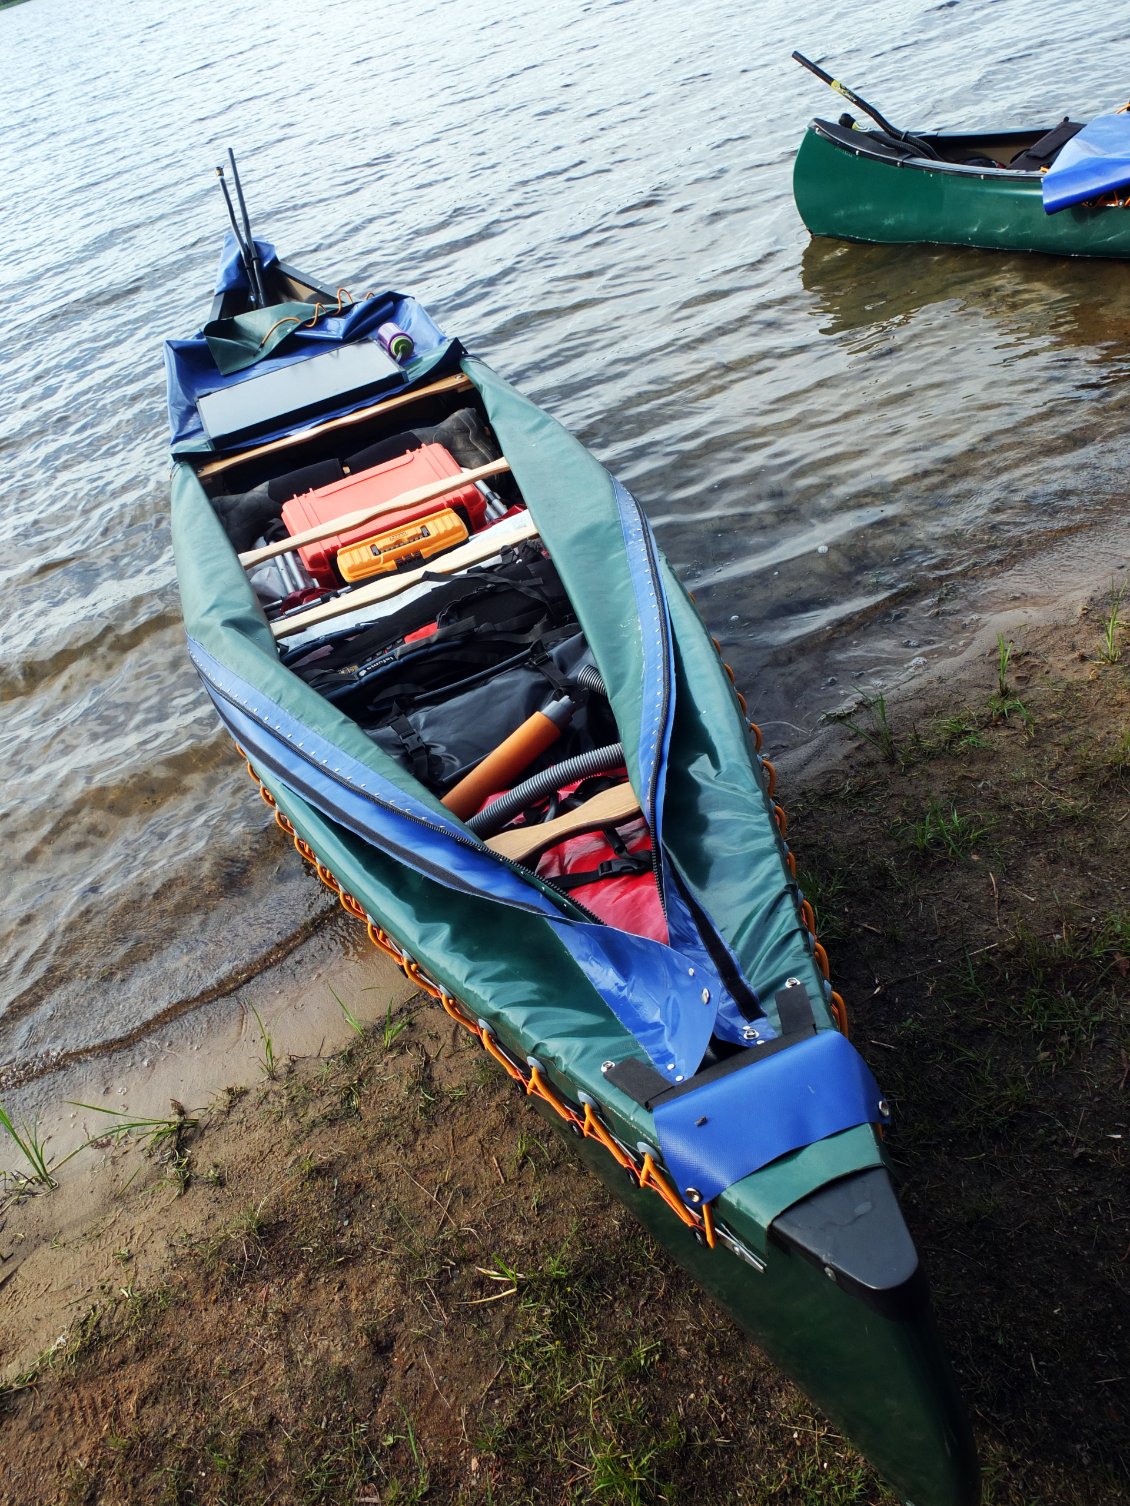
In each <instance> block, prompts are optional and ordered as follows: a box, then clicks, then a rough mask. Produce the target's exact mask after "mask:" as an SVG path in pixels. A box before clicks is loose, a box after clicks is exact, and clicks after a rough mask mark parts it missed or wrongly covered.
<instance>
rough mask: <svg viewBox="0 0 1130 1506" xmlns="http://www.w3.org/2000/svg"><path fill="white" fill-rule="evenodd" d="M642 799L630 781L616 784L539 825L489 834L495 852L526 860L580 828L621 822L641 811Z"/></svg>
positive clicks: (516, 827)
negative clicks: (637, 797)
mask: <svg viewBox="0 0 1130 1506" xmlns="http://www.w3.org/2000/svg"><path fill="white" fill-rule="evenodd" d="M639 809H640V803H639V801H638V800H637V799H636V792H635V790H633V789H632V787H631V785H630V784H628V783H626V782H625V783H624V784H614V785H612V786H611V787H610V788H609V789H607V790H601V792H600V794H599V795H594V796H593V797H592V799H591V800H586V801H585V803H584V804H583V805H578V806H577V808H576V810H572V811H566V812H565V814H564V815H563V816H555V817H554V818H553V820H552V821H542V822H540V823H539V824H537V825H536V826H515V827H514V828H513V829H512V830H511V831H500V832H499V833H498V835H497V836H496V837H488V838H487V846H488V847H489V848H490V850H491V851H492V852H497V853H501V855H502V856H503V857H504V858H510V859H511V861H513V862H515V863H524V862H525V860H526V859H527V858H529V857H532V856H533V855H534V853H535V852H541V851H542V850H543V849H544V848H546V847H552V846H553V845H554V844H555V843H557V842H563V841H564V840H565V838H566V837H573V836H576V835H577V833H578V832H582V831H594V830H595V829H596V828H597V827H599V826H618V825H619V824H620V822H621V821H626V820H628V818H629V817H630V816H635V815H638V814H639Z"/></svg>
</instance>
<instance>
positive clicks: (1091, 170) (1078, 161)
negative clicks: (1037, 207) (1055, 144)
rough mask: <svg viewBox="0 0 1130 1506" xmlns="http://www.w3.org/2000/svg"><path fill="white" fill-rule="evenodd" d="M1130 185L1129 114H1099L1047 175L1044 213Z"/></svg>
mask: <svg viewBox="0 0 1130 1506" xmlns="http://www.w3.org/2000/svg"><path fill="white" fill-rule="evenodd" d="M1127 184H1130V115H1126V114H1123V115H1099V116H1097V117H1096V118H1095V119H1094V120H1092V121H1091V122H1090V124H1089V125H1085V126H1084V127H1083V129H1082V130H1081V131H1079V132H1078V133H1077V134H1076V135H1074V136H1073V137H1072V138H1071V140H1070V141H1069V142H1067V144H1066V145H1065V146H1064V147H1063V149H1062V151H1061V152H1060V154H1059V156H1058V157H1057V158H1056V159H1055V161H1054V162H1053V163H1052V165H1051V167H1050V168H1049V169H1048V170H1047V172H1046V173H1045V174H1044V179H1043V185H1042V189H1043V197H1044V212H1045V213H1046V214H1055V213H1056V212H1057V210H1060V209H1068V208H1070V206H1071V205H1072V204H1082V203H1083V202H1084V201H1085V200H1087V199H1095V198H1098V197H1099V196H1100V195H1102V194H1104V193H1110V192H1111V191H1112V190H1113V189H1117V188H1125V187H1126V186H1127Z"/></svg>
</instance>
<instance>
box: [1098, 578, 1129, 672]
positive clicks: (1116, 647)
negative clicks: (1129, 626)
mask: <svg viewBox="0 0 1130 1506" xmlns="http://www.w3.org/2000/svg"><path fill="white" fill-rule="evenodd" d="M1125 598H1126V587H1125V586H1120V587H1118V588H1116V587H1115V585H1114V582H1113V581H1111V585H1110V596H1109V598H1108V605H1107V609H1106V611H1105V613H1104V614H1103V616H1102V619H1101V621H1100V624H1099V630H1100V631H1099V658H1100V659H1101V660H1102V662H1103V663H1104V664H1117V663H1118V661H1119V660H1120V659H1121V658H1122V632H1123V630H1124V629H1125V627H1126V623H1125V622H1124V620H1123V618H1122V603H1123V601H1124V600H1125Z"/></svg>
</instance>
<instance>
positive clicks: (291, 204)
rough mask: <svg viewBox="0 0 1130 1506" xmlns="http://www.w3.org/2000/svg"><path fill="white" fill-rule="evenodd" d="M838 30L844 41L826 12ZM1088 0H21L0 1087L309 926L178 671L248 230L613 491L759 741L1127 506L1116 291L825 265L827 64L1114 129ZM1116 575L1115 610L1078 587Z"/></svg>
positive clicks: (771, 740)
mask: <svg viewBox="0 0 1130 1506" xmlns="http://www.w3.org/2000/svg"><path fill="white" fill-rule="evenodd" d="M833 10H835V12H836V14H834V15H833V14H831V12H832V11H833ZM1128 30H1130V27H1128V26H1127V25H1126V24H1125V23H1121V22H1118V21H1117V20H1115V19H1114V18H1113V13H1112V14H1111V15H1108V16H1107V17H1105V18H1104V19H1103V21H1102V22H1101V23H1100V25H1099V27H1098V29H1097V30H1096V26H1095V13H1094V9H1093V7H1092V6H1090V5H1086V4H1084V3H1083V0H1061V3H1057V4H1054V5H1053V4H1051V3H1050V0H1037V3H1035V4H1030V5H1026V6H1020V5H1018V4H1010V5H1005V4H997V5H985V4H973V3H967V0H945V3H942V4H927V3H920V0H892V3H890V4H888V5H885V6H883V7H871V8H862V9H861V8H859V7H854V6H853V7H849V6H842V7H837V8H833V7H829V6H827V5H822V4H818V3H816V0H791V3H790V4H788V5H787V6H786V5H785V4H783V3H781V0H766V3H763V4H761V5H758V6H750V5H749V4H747V3H739V0H702V3H699V4H696V5H694V6H687V5H682V4H676V3H673V0H648V3H645V0H620V3H595V0H589V3H577V4H573V3H570V0H554V3H549V0H531V3H530V4H527V5H525V6H521V7H514V6H511V5H507V4H503V3H501V0H476V4H475V5H473V6H469V5H467V4H464V3H456V0H426V3H425V0H403V3H398V4H396V5H392V4H388V3H384V4H382V3H380V0H377V3H372V0H366V3H362V0H324V3H323V4H321V5H319V6H316V7H310V6H307V5H302V6H299V5H297V4H294V3H287V0H283V3H280V4H276V5H273V6H271V7H269V8H268V7H266V6H261V5H256V4H254V3H252V4H248V5H245V6H237V7H233V6H230V5H224V6H220V5H217V4H215V3H214V0H201V3H197V4H195V5H193V6H191V7H187V8H186V7H179V8H178V7H170V6H169V5H167V4H164V3H159V0H130V3H129V4H128V5H127V4H126V3H125V0H68V3H63V0H27V3H24V4H20V5H17V6H14V7H12V8H9V9H3V10H0V53H2V55H3V58H4V60H5V64H6V67H5V74H6V77H7V80H8V87H7V88H6V89H5V90H4V91H3V94H2V96H0V166H2V168H3V182H4V185H5V199H6V202H5V207H4V214H3V232H4V233H3V256H2V259H0V287H2V291H3V307H4V311H5V317H4V330H5V352H4V359H3V363H2V365H0V400H2V405H3V415H4V423H3V431H2V438H0V521H2V525H3V526H2V529H0V581H2V584H3V623H4V631H3V635H2V638H0V708H2V713H3V719H2V724H0V767H2V768H3V771H4V791H3V832H4V853H5V856H6V859H7V866H8V869H9V878H8V880H7V882H6V885H5V896H4V902H3V907H2V920H0V1088H2V1087H3V1085H4V1084H5V1083H9V1084H10V1083H11V1082H12V1081H13V1080H18V1079H19V1078H21V1077H22V1078H27V1077H29V1076H34V1075H41V1074H43V1073H45V1072H49V1071H50V1070H51V1068H52V1067H53V1066H55V1065H58V1064H59V1063H61V1062H62V1061H64V1060H66V1059H67V1058H69V1057H74V1056H75V1055H76V1054H77V1055H80V1056H81V1054H83V1053H96V1052H98V1051H102V1050H106V1049H109V1048H110V1047H111V1046H112V1045H113V1044H114V1043H117V1042H122V1041H125V1040H128V1039H132V1038H136V1037H137V1036H138V1035H140V1034H141V1033H142V1032H144V1031H145V1030H146V1028H147V1027H149V1026H150V1025H151V1024H152V1022H154V1021H156V1020H162V1019H168V1018H172V1017H174V1016H183V1015H184V1014H185V1013H186V1012H188V1011H191V1010H192V1009H193V1008H195V1007H197V1006H198V1005H199V1004H200V1003H201V1002H202V1001H204V1000H207V999H208V998H210V997H212V996H214V995H215V994H216V993H217V992H218V991H222V990H223V989H224V987H225V986H226V984H227V983H228V982H230V981H231V980H233V979H238V978H239V977H240V976H243V975H245V974H246V973H247V972H248V971H249V970H254V969H255V968H256V967H257V966H258V965H260V964H261V962H262V961H263V959H264V958H266V957H268V956H270V955H272V954H273V953H274V952H275V951H277V949H279V948H280V947H285V946H286V945H288V944H289V939H290V938H291V937H293V936H294V935H295V934H296V933H297V932H298V931H299V930H300V929H301V928H302V927H303V926H304V925H305V924H307V923H308V922H309V921H310V919H311V917H312V916H313V915H314V914H315V913H316V911H317V910H318V909H319V908H320V907H321V906H322V905H323V904H324V898H323V896H322V891H320V890H319V889H318V888H317V886H316V885H315V884H313V883H312V881H311V880H310V879H309V878H308V877H307V876H306V875H305V873H304V872H303V871H302V869H301V865H300V864H299V863H298V862H297V860H295V859H293V857H292V856H291V855H289V853H288V850H287V849H286V848H285V846H284V845H283V844H282V843H281V842H278V841H275V840H272V839H270V837H269V836H268V837H266V839H264V833H265V832H266V830H267V827H268V824H269V822H268V816H267V813H266V812H265V811H264V809H263V807H262V806H261V805H260V804H259V802H258V801H256V800H255V799H254V798H253V793H252V790H251V786H250V785H249V783H248V781H247V779H246V776H245V774H244V773H243V772H242V770H241V768H240V766H239V765H238V763H237V761H236V759H235V758H234V757H233V755H232V751H231V748H230V745H229V743H228V742H227V740H226V738H225V736H223V735H222V734H221V733H220V732H219V730H218V726H217V724H216V722H215V720H214V717H213V715H212V712H211V710H210V707H209V706H208V704H207V703H206V701H205V698H204V696H203V694H202V692H201V691H200V689H199V688H198V686H197V683H196V681H195V678H194V676H193V674H192V672H191V671H190V669H189V666H188V663H187V659H186V657H185V653H184V647H183V636H182V632H181V627H180V621H179V613H178V604H177V595H176V585H175V579H174V574H173V568H172V561H171V553H170V545H169V532H168V526H167V517H166V483H167V469H168V467H167V458H166V450H165V444H166V434H165V421H164V410H163V399H164V393H163V376H162V365H161V341H162V340H163V339H164V338H165V337H167V336H170V335H178V334H184V333H188V332H190V331H191V330H192V329H194V328H196V327H198V326H199V324H200V323H201V322H202V321H203V319H204V318H205V317H206V313H207V305H208V297H209V292H210V288H211V284H212V277H213V273H214V268H215V264H216V260H217V255H218V250H219V243H220V239H221V237H222V234H223V231H224V228H225V214H224V209H223V204H222V199H221V196H220V194H219V190H218V188H217V185H216V181H215V176H214V171H213V169H214V167H215V164H216V163H217V162H219V161H220V160H221V159H222V157H223V154H224V149H225V148H226V147H227V146H228V145H229V144H230V145H232V146H234V147H235V148H236V150H237V153H238V154H239V157H240V161H241V166H242V170H243V178H244V184H245V187H246V190H247V194H248V198H249V201H250V207H251V210H252V216H253V219H254V221H255V225H256V229H257V232H258V233H260V234H261V235H264V236H266V237H267V238H268V239H271V240H273V241H274V242H275V243H276V244H277V245H278V247H279V249H280V251H281V252H282V254H283V255H284V256H285V257H286V258H287V259H288V260H290V261H292V262H293V263H294V264H296V265H297V266H299V267H301V268H302V269H304V270H306V271H309V272H310V273H311V274H315V275H316V276H317V278H318V280H319V281H325V282H328V283H329V284H330V285H331V286H336V285H338V284H342V285H344V286H346V287H348V288H349V289H350V290H351V291H352V292H353V293H354V294H355V295H361V294H363V293H365V292H366V291H368V290H369V289H380V288H382V287H387V286H392V287H395V288H398V289H400V290H402V291H411V292H414V293H415V294H416V295H417V296H418V297H420V298H421V300H422V301H423V302H424V303H425V304H426V305H427V306H428V307H429V308H431V309H432V311H433V312H434V313H435V314H436V316H437V317H438V319H439V322H440V323H441V325H442V326H443V327H444V328H445V329H447V330H448V331H449V332H451V333H457V334H459V335H460V336H462V337H463V339H464V340H465V342H466V343H467V344H468V345H469V346H470V347H471V349H472V350H473V351H475V352H476V353H477V354H479V355H482V356H483V357H485V358H486V359H487V360H488V361H490V363H491V364H492V365H494V366H495V367H497V368H498V369H499V370H500V371H501V372H502V373H503V374H505V375H506V376H508V377H509V378H510V379H512V380H513V381H514V382H516V383H517V384H518V385H519V386H520V387H521V388H522V389H523V390H524V391H525V392H526V393H527V395H529V396H530V397H532V398H533V399H535V400H536V401H538V402H540V403H541V404H542V405H543V406H545V407H546V408H548V409H549V410H550V411H551V412H552V413H553V414H554V415H555V416H556V417H557V418H559V419H560V420H562V422H564V423H565V424H566V425H567V426H569V427H570V428H572V429H573V430H574V431H575V432H576V433H577V434H579V435H580V437H581V438H582V439H584V440H585V441H586V442H587V443H588V444H589V445H590V446H591V448H592V449H593V450H594V451H595V452H596V454H597V455H598V456H599V457H600V458H601V459H602V460H603V461H605V463H606V464H608V465H609V466H610V467H611V468H612V469H613V470H615V471H616V472H618V474H619V475H620V476H621V477H622V479H623V480H624V481H625V482H626V483H627V484H628V485H629V486H630V487H631V488H632V489H633V490H634V491H635V492H636V494H637V495H638V496H639V497H640V499H641V501H642V502H643V503H644V505H645V506H646V507H647V509H648V512H649V513H650V515H651V517H652V519H653V520H654V522H655V524H656V527H657V530H658V534H659V537H660V541H661V543H662V544H663V546H664V547H665V549H666V550H667V552H668V553H669V555H670V556H671V558H672V560H673V561H674V563H675V565H676V567H677V568H678V569H679V570H680V571H681V573H682V574H683V576H684V578H685V579H686V580H687V581H688V583H689V584H690V586H691V588H692V589H693V590H694V591H695V592H696V595H697V598H698V601H699V605H700V607H701V609H702V610H703V613H704V615H705V616H706V617H707V619H708V620H709V621H710V622H711V624H712V626H713V627H714V628H715V630H716V631H717V633H718V635H719V637H720V638H721V639H722V641H723V644H724V647H725V650H726V653H727V657H728V658H729V659H730V660H731V662H732V663H733V664H734V666H735V668H736V670H737V672H738V677H739V683H741V684H743V685H744V687H745V688H746V690H747V693H748V694H749V699H750V705H751V711H752V712H753V713H754V715H755V716H756V717H757V718H758V720H760V721H761V722H762V723H763V725H764V726H765V727H766V730H767V734H768V744H769V746H770V747H771V748H777V749H779V748H781V747H782V746H783V745H785V744H790V743H792V744H795V743H797V742H798V741H800V740H803V738H804V737H805V736H807V735H808V734H809V733H810V732H811V730H812V729H813V728H814V727H815V726H816V725H817V723H818V721H819V717H820V715H821V714H822V712H824V711H826V710H827V709H829V708H830V707H833V706H835V705H837V704H839V703H840V702H841V701H842V700H843V699H844V695H845V690H847V689H850V686H851V685H852V684H853V683H855V682H857V681H861V683H864V684H873V683H881V682H884V681H885V680H888V681H889V680H891V679H895V678H898V677H899V676H900V675H902V674H904V673H906V672H907V666H908V664H911V665H912V664H913V661H915V660H925V661H926V662H927V663H928V662H929V659H930V656H931V654H935V653H938V652H941V651H942V650H944V649H946V648H947V647H948V646H949V644H948V643H947V638H946V635H947V634H951V633H952V632H953V631H954V630H955V629H954V627H953V624H952V623H951V624H946V623H945V622H944V621H942V622H940V624H939V626H938V628H937V632H936V635H935V637H934V638H933V639H932V640H931V641H929V642H927V641H923V640H921V639H915V638H910V639H908V638H907V636H906V631H905V627H900V624H903V623H904V620H905V619H904V616H903V614H904V613H907V612H909V611H911V610H912V609H913V608H914V607H915V605H918V606H921V604H922V603H924V602H927V601H929V600H931V599H933V598H937V597H939V596H943V595H944V593H945V591H946V590H947V589H948V587H949V585H950V584H951V583H952V582H954V581H955V580H957V579H960V578H968V577H969V576H971V575H973V574H982V575H984V574H992V573H993V572H996V571H1000V570H1001V569H1003V568H1004V567H1005V566H1006V565H1008V564H1009V563H1010V562H1012V561H1015V560H1016V559H1017V558H1019V557H1022V556H1024V555H1025V554H1031V553H1033V552H1034V551H1037V550H1038V549H1039V548H1040V547H1041V545H1042V544H1043V543H1044V542H1045V541H1046V540H1048V539H1050V538H1052V537H1056V536H1059V535H1062V534H1063V533H1064V532H1065V531H1067V532H1071V533H1074V534H1075V535H1076V536H1077V537H1078V540H1079V547H1080V550H1081V551H1085V548H1086V540H1087V538H1088V536H1089V535H1090V534H1091V533H1092V532H1093V531H1094V530H1096V529H1098V528H1100V527H1102V526H1104V525H1107V524H1109V523H1110V521H1111V519H1112V518H1113V517H1114V516H1115V514H1116V512H1117V511H1118V510H1119V509H1121V508H1123V506H1124V502H1123V499H1124V495H1125V488H1126V483H1125V468H1124V463H1123V460H1124V457H1123V443H1124V440H1123V436H1124V433H1125V431H1126V427H1127V412H1128V408H1130V387H1128V386H1127V383H1126V378H1127V376H1128V375H1130V270H1128V269H1127V268H1126V267H1125V266H1117V265H1111V266H1106V265H1101V264H1072V263H1069V262H1066V261H1063V262H1059V261H1053V260H1049V259H1041V258H1028V257H1021V256H993V255H989V254H981V253H976V252H956V251H943V250H914V251H903V250H885V249H881V248H873V247H872V248H869V247H859V246H855V247H852V246H844V245H837V244H834V243H831V242H824V243H813V242H810V240H809V237H808V235H807V234H806V232H805V231H804V229H803V227H802V225H801V224H800V221H799V219H798V217H797V215H796V212H795V209H794V206H793V202H792V195H791V161H792V156H793V153H794V152H795V150H796V147H797V144H798V142H799V140H800V137H801V134H802V132H803V129H804V125H805V123H806V121H807V120H808V118H809V117H810V116H812V115H814V114H824V115H833V116H834V115H835V114H837V113H838V111H839V107H840V102H838V101H837V100H836V99H835V98H834V97H833V96H832V95H831V94H829V93H828V91H827V90H825V89H824V88H823V87H822V86H821V85H820V84H819V83H818V82H817V81H816V80H815V79H813V78H812V77H811V76H810V75H809V74H807V73H805V72H803V71H802V70H801V69H799V68H798V67H797V66H796V65H795V64H794V63H793V62H791V61H790V56H789V54H790V52H791V51H792V49H793V48H794V47H796V48H799V49H800V50H801V51H803V52H806V53H807V54H808V55H809V56H812V57H816V58H822V59H826V60H830V63H829V66H831V67H832V68H833V69H834V71H835V72H836V73H837V75H838V76H841V77H843V78H844V79H845V80H846V81H848V82H849V83H851V84H852V85H853V86H854V87H855V88H856V89H858V90H859V91H861V92H862V93H863V94H864V96H865V97H867V98H870V99H872V100H873V101H874V102H875V103H877V104H878V105H879V107H880V109H882V110H883V111H884V113H885V114H887V115H888V116H890V117H893V118H895V119H897V120H899V121H900V122H902V123H905V124H906V125H908V126H911V127H914V126H917V127H918V128H920V129H921V128H929V127H934V128H945V127H953V128H957V127H966V126H968V127H976V126H977V125H980V124H988V125H999V126H1017V127H1020V126H1025V125H1029V124H1039V125H1044V124H1047V125H1050V124H1052V123H1054V121H1055V120H1057V119H1059V118H1060V117H1061V116H1063V115H1064V114H1065V113H1068V112H1070V113H1071V114H1073V115H1074V116H1075V117H1076V118H1084V119H1085V118H1087V117H1088V116H1089V115H1091V114H1094V113H1098V112H1099V111H1101V110H1106V109H1110V108H1114V107H1116V106H1117V105H1119V104H1121V103H1122V96H1120V95H1119V94H1118V93H1117V92H1116V91H1117V90H1118V89H1119V88H1123V89H1124V88H1125V87H1126V81H1125V80H1122V81H1121V82H1120V81H1119V80H1118V79H1117V78H1116V77H1114V76H1112V73H1111V70H1110V68H1109V67H1107V66H1105V65H1106V60H1108V59H1110V58H1117V57H1119V56H1122V57H1125V56H1126V45H1125V44H1126V41H1127V34H1128ZM1097 584H1099V585H1101V584H1102V582H1101V581H1100V582H1097Z"/></svg>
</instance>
